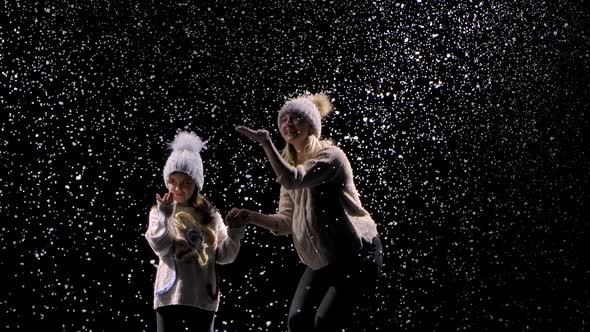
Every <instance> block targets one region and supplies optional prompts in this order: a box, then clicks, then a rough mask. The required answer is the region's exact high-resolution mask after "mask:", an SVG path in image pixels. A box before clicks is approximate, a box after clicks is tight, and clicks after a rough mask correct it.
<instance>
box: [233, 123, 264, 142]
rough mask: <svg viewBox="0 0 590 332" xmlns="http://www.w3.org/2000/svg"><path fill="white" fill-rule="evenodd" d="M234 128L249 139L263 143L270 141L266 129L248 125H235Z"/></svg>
mask: <svg viewBox="0 0 590 332" xmlns="http://www.w3.org/2000/svg"><path fill="white" fill-rule="evenodd" d="M236 130H237V131H238V132H239V133H240V134H242V135H244V136H246V137H248V138H249V139H251V140H253V141H255V142H258V143H260V144H265V143H269V142H270V134H269V133H268V130H265V129H257V130H255V129H250V128H248V127H244V126H237V127H236Z"/></svg>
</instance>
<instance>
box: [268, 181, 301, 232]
mask: <svg viewBox="0 0 590 332" xmlns="http://www.w3.org/2000/svg"><path fill="white" fill-rule="evenodd" d="M294 206H295V204H293V200H292V199H291V196H290V195H289V193H288V192H287V189H285V187H283V186H281V198H280V200H279V211H278V212H277V213H276V214H272V215H271V217H273V218H274V220H275V225H276V228H275V229H274V230H273V231H272V232H273V233H274V234H275V235H286V234H291V233H293V228H292V226H291V225H292V224H293V207H294Z"/></svg>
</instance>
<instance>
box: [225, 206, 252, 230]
mask: <svg viewBox="0 0 590 332" xmlns="http://www.w3.org/2000/svg"><path fill="white" fill-rule="evenodd" d="M246 211H248V210H246V209H238V208H233V209H231V210H230V211H229V212H228V213H227V215H226V216H225V223H226V224H227V225H228V226H229V227H230V228H238V227H244V226H246V225H247V224H248V218H246V217H245V216H246V215H247V212H246ZM248 212H249V211H248Z"/></svg>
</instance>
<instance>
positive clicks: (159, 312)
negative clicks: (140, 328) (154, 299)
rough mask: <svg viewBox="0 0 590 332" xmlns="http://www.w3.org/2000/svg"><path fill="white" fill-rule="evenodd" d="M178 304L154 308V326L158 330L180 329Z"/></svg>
mask: <svg viewBox="0 0 590 332" xmlns="http://www.w3.org/2000/svg"><path fill="white" fill-rule="evenodd" d="M179 307H180V306H176V305H169V306H165V307H160V308H157V309H156V327H157V331H158V332H176V331H182V330H183V328H182V312H181V311H182V310H180V308H179Z"/></svg>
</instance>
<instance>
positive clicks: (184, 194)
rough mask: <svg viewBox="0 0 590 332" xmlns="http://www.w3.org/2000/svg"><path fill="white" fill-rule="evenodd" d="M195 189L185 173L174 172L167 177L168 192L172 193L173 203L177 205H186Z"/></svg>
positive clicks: (191, 180) (193, 183)
mask: <svg viewBox="0 0 590 332" xmlns="http://www.w3.org/2000/svg"><path fill="white" fill-rule="evenodd" d="M195 188H196V185H195V182H194V181H193V179H192V178H191V177H190V176H188V175H187V174H186V173H182V172H176V173H172V174H170V176H168V191H170V192H173V193H174V201H175V202H176V203H178V204H186V203H187V201H188V200H189V198H191V196H192V195H193V193H194V192H195Z"/></svg>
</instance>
